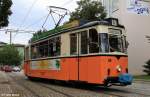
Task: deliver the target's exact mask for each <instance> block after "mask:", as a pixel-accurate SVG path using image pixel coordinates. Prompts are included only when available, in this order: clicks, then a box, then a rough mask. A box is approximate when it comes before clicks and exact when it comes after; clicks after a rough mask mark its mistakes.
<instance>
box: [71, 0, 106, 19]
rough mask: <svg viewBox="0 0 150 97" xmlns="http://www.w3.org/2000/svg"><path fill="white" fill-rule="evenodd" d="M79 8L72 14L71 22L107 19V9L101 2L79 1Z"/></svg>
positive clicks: (92, 0) (98, 0) (91, 0)
mask: <svg viewBox="0 0 150 97" xmlns="http://www.w3.org/2000/svg"><path fill="white" fill-rule="evenodd" d="M77 4H78V8H76V9H75V11H74V12H72V13H71V16H70V21H73V20H82V19H83V20H101V19H104V18H105V17H106V12H105V8H104V7H103V6H102V3H101V2H100V0H97V1H94V0H81V1H77Z"/></svg>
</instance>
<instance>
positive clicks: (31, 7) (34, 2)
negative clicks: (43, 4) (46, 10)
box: [20, 0, 38, 27]
mask: <svg viewBox="0 0 150 97" xmlns="http://www.w3.org/2000/svg"><path fill="white" fill-rule="evenodd" d="M37 1H38V0H34V1H33V3H32V5H31V6H30V8H29V10H28V11H27V14H26V15H25V17H24V18H23V20H22V23H21V24H20V27H21V26H22V25H23V24H24V23H25V21H26V20H27V18H28V16H29V14H30V12H31V10H32V9H33V7H34V5H35V4H36V2H37Z"/></svg>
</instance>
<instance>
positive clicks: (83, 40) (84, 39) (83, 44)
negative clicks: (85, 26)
mask: <svg viewBox="0 0 150 97" xmlns="http://www.w3.org/2000/svg"><path fill="white" fill-rule="evenodd" d="M82 35H83V36H82ZM88 37H89V33H88V31H87V30H85V31H81V32H80V48H81V49H80V54H88V47H89V46H88Z"/></svg>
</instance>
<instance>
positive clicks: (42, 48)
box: [38, 41, 48, 57]
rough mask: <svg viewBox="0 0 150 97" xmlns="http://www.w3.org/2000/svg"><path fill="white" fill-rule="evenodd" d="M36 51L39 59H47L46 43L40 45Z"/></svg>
mask: <svg viewBox="0 0 150 97" xmlns="http://www.w3.org/2000/svg"><path fill="white" fill-rule="evenodd" d="M38 50H39V57H47V56H48V41H46V42H42V43H40V44H39V48H38Z"/></svg>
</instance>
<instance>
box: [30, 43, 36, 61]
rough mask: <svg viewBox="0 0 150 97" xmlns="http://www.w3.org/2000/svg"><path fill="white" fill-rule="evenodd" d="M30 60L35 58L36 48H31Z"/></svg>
mask: <svg viewBox="0 0 150 97" xmlns="http://www.w3.org/2000/svg"><path fill="white" fill-rule="evenodd" d="M31 58H33V59H34V58H37V48H36V46H31Z"/></svg>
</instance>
